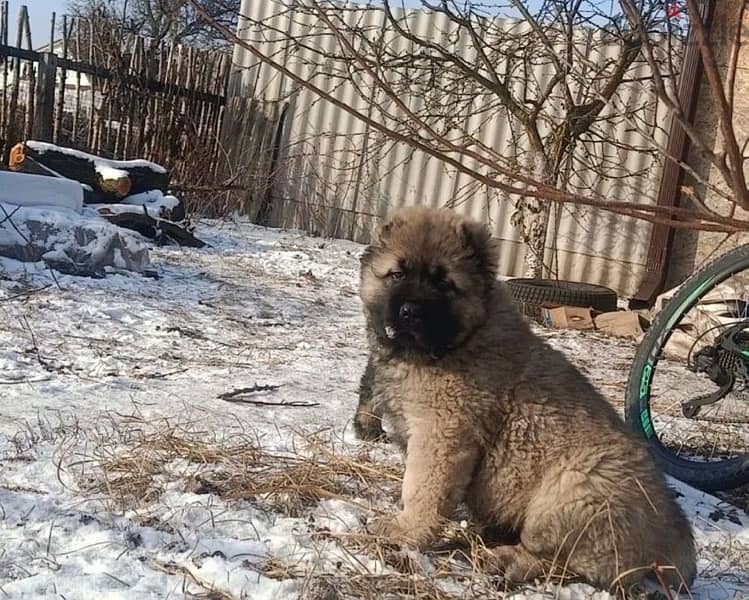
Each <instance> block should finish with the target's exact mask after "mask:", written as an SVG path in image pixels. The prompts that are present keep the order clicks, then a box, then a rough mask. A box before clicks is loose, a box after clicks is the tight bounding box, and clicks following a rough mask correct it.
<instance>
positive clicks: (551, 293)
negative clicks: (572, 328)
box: [506, 278, 617, 312]
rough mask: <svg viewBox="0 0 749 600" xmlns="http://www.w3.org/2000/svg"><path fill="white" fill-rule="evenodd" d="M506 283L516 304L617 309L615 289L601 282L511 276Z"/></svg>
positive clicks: (608, 310)
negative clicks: (598, 283)
mask: <svg viewBox="0 0 749 600" xmlns="http://www.w3.org/2000/svg"><path fill="white" fill-rule="evenodd" d="M506 283H507V287H508V288H509V290H510V294H511V295H512V298H513V300H514V301H515V302H516V303H517V304H525V305H530V306H543V305H544V304H560V305H564V306H581V307H584V308H592V309H593V310H597V311H599V312H611V311H615V310H616V309H617V294H616V292H615V291H614V290H612V289H610V288H607V287H604V286H601V285H594V284H591V283H579V282H576V281H564V280H561V281H557V280H554V279H526V278H515V279H508V280H507V281H506Z"/></svg>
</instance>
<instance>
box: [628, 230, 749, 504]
mask: <svg viewBox="0 0 749 600" xmlns="http://www.w3.org/2000/svg"><path fill="white" fill-rule="evenodd" d="M625 420H626V422H627V424H628V425H629V427H630V428H631V429H632V430H633V431H634V432H635V433H637V434H639V435H641V436H643V437H644V438H645V439H647V440H648V442H649V443H650V448H651V450H652V453H653V455H654V457H655V459H656V461H657V462H658V463H659V464H660V465H661V467H662V468H663V469H664V471H665V472H666V473H668V474H669V475H672V476H673V477H675V478H677V479H679V480H681V481H684V482H685V483H688V484H690V485H692V486H694V487H697V488H700V489H702V490H705V491H715V490H724V489H730V488H733V487H737V486H739V485H742V484H744V483H747V482H749V245H748V246H741V247H739V248H737V249H735V250H732V251H730V252H727V253H726V254H724V255H722V256H720V257H718V258H717V259H715V260H714V261H712V262H711V263H709V264H708V265H707V266H705V267H704V268H703V269H702V270H700V271H698V272H696V273H695V274H693V275H692V276H691V277H689V279H687V280H686V281H685V282H684V283H683V284H682V286H681V287H680V288H679V290H678V291H677V293H676V294H675V295H674V296H673V297H672V298H671V299H670V300H668V301H667V302H666V303H665V304H664V306H663V307H662V309H661V310H660V312H659V313H658V315H657V317H656V318H655V319H654V321H653V323H652V325H651V327H650V329H649V330H648V332H647V334H646V335H645V336H644V338H643V340H642V342H641V344H640V346H639V348H638V350H637V353H636V355H635V358H634V361H633V363H632V368H631V369H630V374H629V379H628V381H627V388H626V396H625Z"/></svg>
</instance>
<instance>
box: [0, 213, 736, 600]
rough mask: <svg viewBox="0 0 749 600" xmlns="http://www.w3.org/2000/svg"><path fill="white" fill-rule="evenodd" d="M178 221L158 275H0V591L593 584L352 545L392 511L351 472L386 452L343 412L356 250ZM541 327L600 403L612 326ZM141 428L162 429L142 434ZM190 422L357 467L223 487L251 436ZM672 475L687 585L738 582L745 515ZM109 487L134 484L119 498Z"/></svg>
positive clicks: (389, 498) (254, 591)
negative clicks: (276, 491)
mask: <svg viewBox="0 0 749 600" xmlns="http://www.w3.org/2000/svg"><path fill="white" fill-rule="evenodd" d="M198 232H199V234H200V236H201V238H203V239H206V241H208V242H209V243H210V244H211V247H210V248H204V249H200V250H195V249H186V248H169V247H165V248H157V249H154V250H153V252H152V259H153V261H154V263H155V267H156V268H157V269H158V271H159V273H160V275H161V278H160V279H159V280H158V281H155V280H150V279H145V278H142V277H135V276H132V275H129V274H114V275H112V276H111V277H107V278H106V279H105V280H100V281H92V280H90V279H85V278H76V277H70V276H61V277H59V283H60V286H61V288H62V289H58V288H57V287H55V286H50V285H49V284H50V283H52V282H51V280H50V278H49V274H48V273H46V272H44V271H42V270H39V271H34V272H26V273H25V274H23V276H21V274H17V275H14V276H13V280H12V281H3V280H1V279H0V311H2V312H3V313H4V314H3V322H4V323H5V326H4V327H3V328H0V405H2V406H3V409H2V411H0V462H2V465H0V466H1V468H0V506H1V507H2V510H1V511H0V517H1V518H0V537H1V538H2V540H3V542H2V545H3V552H2V553H0V589H2V592H3V593H4V595H5V596H7V597H12V598H39V597H44V596H45V595H49V596H50V597H52V596H54V597H61V596H64V597H67V598H80V599H83V600H86V599H89V598H91V599H93V598H103V597H106V598H123V599H125V598H126V599H128V600H130V599H132V600H138V599H141V598H142V599H146V598H166V597H168V598H174V599H181V598H185V599H186V598H194V597H217V598H226V599H237V600H239V599H240V598H242V599H244V598H252V599H253V600H266V599H267V600H271V599H273V600H286V599H288V600H292V599H293V600H296V599H297V598H300V599H304V600H318V599H322V598H338V597H341V596H336V595H334V594H333V592H332V591H331V586H332V587H337V588H338V589H342V590H352V589H359V590H368V592H369V595H368V596H366V597H378V598H380V597H382V598H384V597H386V596H385V595H384V594H383V593H381V592H380V590H382V589H383V586H386V585H388V582H390V585H391V589H392V585H395V584H396V583H397V584H398V585H400V586H401V587H400V589H401V592H400V594H399V595H398V594H396V595H395V596H394V597H408V596H409V595H410V594H411V593H412V592H413V590H414V589H415V588H416V587H418V588H419V589H420V590H424V589H436V590H437V591H438V592H439V594H441V596H440V597H442V598H445V599H458V598H486V597H505V598H510V597H515V598H529V599H530V598H533V599H544V600H546V599H549V600H550V599H552V598H561V599H567V600H587V599H596V600H609V599H610V598H611V596H609V595H608V594H606V593H604V592H600V591H595V590H593V589H592V588H590V587H589V586H585V585H568V586H565V587H562V588H556V587H550V588H547V589H544V586H543V584H542V583H541V582H540V583H539V585H537V586H533V585H530V586H527V587H525V588H523V589H521V590H519V591H517V592H516V593H515V594H514V595H511V594H504V593H503V592H502V588H501V583H500V584H499V585H500V588H499V590H497V589H487V587H486V583H487V582H486V580H485V579H482V578H481V576H480V574H476V573H473V572H472V571H471V566H470V565H469V564H468V563H466V562H465V561H463V560H462V559H461V558H460V556H454V557H449V556H445V555H442V556H440V555H436V554H420V553H417V552H410V551H409V552H407V553H400V554H396V555H395V556H393V555H392V554H388V553H384V554H383V553H379V554H378V553H377V552H373V551H372V548H371V547H370V546H368V542H367V539H366V538H365V537H364V538H363V537H362V536H361V534H362V531H363V528H362V522H363V521H365V520H366V519H368V518H370V517H371V516H372V515H373V514H374V509H381V510H385V511H395V510H397V500H398V498H397V488H398V484H397V482H395V484H394V485H384V486H380V485H378V484H371V485H368V484H367V482H369V481H372V479H373V478H372V476H371V473H370V471H369V469H386V468H391V469H396V470H397V469H399V468H400V466H401V465H402V460H401V457H400V456H399V454H398V452H397V451H396V450H395V448H393V447H392V446H390V445H386V444H374V445H372V444H366V443H363V442H359V441H358V440H356V439H355V438H354V436H353V432H352V430H351V422H350V420H351V417H352V415H353V411H354V408H355V406H356V398H357V386H358V379H359V376H360V374H361V372H362V369H363V368H364V365H365V362H366V340H365V336H364V323H363V317H362V311H361V305H360V301H359V299H358V296H357V289H358V268H359V265H358V257H359V255H360V253H361V251H362V247H361V246H359V245H356V244H352V243H348V242H329V241H326V240H322V239H316V238H310V237H306V236H304V235H301V234H299V233H296V232H281V231H274V230H267V229H262V228H258V227H254V226H250V225H247V224H242V225H238V226H235V225H231V224H226V223H215V224H210V225H206V224H203V225H201V226H199V231H198ZM45 286H49V287H45ZM541 333H542V335H545V336H547V337H548V338H549V341H550V343H551V344H553V345H554V346H555V347H557V348H559V349H561V350H562V351H564V352H566V353H567V354H568V355H569V356H570V358H571V359H572V360H573V361H574V362H575V363H576V364H577V365H578V366H579V367H580V368H581V369H582V370H583V371H584V372H585V373H586V374H587V375H588V376H589V377H590V378H591V379H592V381H593V382H594V383H595V384H596V385H598V387H599V388H600V389H601V390H602V391H604V392H605V393H607V394H608V395H609V397H610V398H611V400H612V401H613V402H614V403H617V402H618V403H619V404H617V406H621V399H622V397H623V384H624V381H625V378H626V374H627V368H628V366H629V362H630V360H631V358H632V354H633V352H634V346H633V344H632V343H631V342H627V341H621V340H617V339H614V338H607V337H603V336H597V335H595V334H592V335H585V334H581V333H580V332H572V331H542V332H541ZM601 357H606V359H605V360H601ZM256 383H257V384H260V385H263V384H272V385H275V386H278V388H277V389H276V390H275V391H269V392H266V393H265V394H264V395H263V396H250V400H253V399H254V400H259V401H262V402H264V404H260V403H255V404H252V403H232V402H227V401H226V400H223V399H221V398H219V396H220V395H221V394H223V393H225V392H229V391H232V390H236V389H238V388H246V387H252V386H253V385H255V384H256ZM293 403H301V404H302V406H294V405H293ZM153 431H165V432H167V433H165V434H163V435H162V438H163V439H161V440H160V441H158V443H154V441H153V440H154V438H153V433H152V432H153ZM169 432H174V434H173V435H168V433H169ZM190 436H196V437H197V438H198V439H200V440H204V443H205V444H224V445H225V448H227V449H232V448H237V447H238V446H241V445H242V444H247V445H249V446H254V447H257V448H258V449H259V450H261V451H262V453H263V456H265V457H267V459H268V460H272V458H273V457H279V458H278V462H279V463H282V464H287V463H288V461H290V460H293V457H295V456H296V457H303V456H306V457H309V456H312V457H313V458H314V459H315V460H317V461H325V460H331V457H332V459H340V460H344V459H345V460H346V461H349V462H351V463H357V464H359V465H360V472H359V476H358V479H357V480H356V481H355V479H356V478H354V477H352V478H351V481H350V482H349V483H350V484H351V489H350V490H349V488H348V487H346V486H344V487H343V488H342V489H341V490H340V492H339V493H338V494H335V497H330V498H323V499H320V500H317V499H315V498H307V499H306V501H305V502H304V503H302V504H301V505H295V504H294V503H291V502H286V500H288V499H284V498H278V497H273V493H272V491H271V490H269V491H268V493H267V494H261V495H258V496H252V495H251V494H245V495H242V494H239V495H232V494H231V493H227V490H235V491H236V490H241V489H247V488H248V487H249V486H248V484H249V483H253V482H254V481H255V480H256V479H258V478H259V476H258V475H257V471H253V464H252V463H253V460H255V459H254V458H253V456H252V453H251V452H248V451H247V450H245V451H244V454H242V453H240V452H236V453H234V454H229V455H228V456H227V455H226V453H225V452H224V453H221V452H216V453H214V454H211V453H208V452H203V450H202V449H203V446H202V445H201V444H200V443H198V442H197V441H195V442H193V443H188V444H182V443H181V440H183V439H184V438H185V437H187V438H190ZM311 436H312V438H311ZM310 439H312V440H317V441H318V445H317V446H314V447H313V448H310V447H309V441H310ZM305 444H306V446H305ZM368 473H369V474H368ZM104 475H106V477H103V476H104ZM263 476H264V477H266V478H267V476H268V474H267V473H266V472H264V473H263ZM360 480H363V482H362V481H360ZM297 481H298V479H297ZM344 483H346V482H345V481H344ZM672 484H673V487H674V489H675V490H676V491H677V492H678V494H680V496H679V502H680V503H681V505H682V506H683V507H684V509H685V512H686V514H687V515H688V518H689V519H690V521H691V523H692V526H693V528H694V531H695V536H696V539H697V544H698V546H699V565H698V567H699V575H698V579H697V581H696V583H695V586H694V588H693V590H692V597H693V598H695V600H737V599H738V598H747V597H749V575H748V574H747V567H748V566H749V517H748V516H747V515H746V514H745V513H744V512H743V511H741V510H739V509H736V508H734V507H731V506H730V505H727V504H725V503H722V502H720V501H719V500H717V499H716V498H715V497H713V496H710V495H707V494H703V493H700V492H697V491H695V490H692V489H690V488H688V487H687V486H684V485H683V484H680V483H678V482H675V481H672ZM356 485H359V486H361V487H359V488H357V487H356ZM357 489H358V490H359V491H358V492H357ZM123 490H125V491H127V490H130V491H131V495H133V496H134V498H130V499H129V501H128V502H126V503H123V502H121V501H120V500H121V497H122V495H123ZM303 491H304V489H303V488H302V489H301V492H303ZM382 556H384V557H385V562H383V561H382V560H381V557H382ZM393 559H395V560H393ZM495 585H496V582H495ZM326 586H327V587H326ZM408 590H411V592H408ZM343 597H356V596H351V595H349V596H343ZM360 597H361V596H360Z"/></svg>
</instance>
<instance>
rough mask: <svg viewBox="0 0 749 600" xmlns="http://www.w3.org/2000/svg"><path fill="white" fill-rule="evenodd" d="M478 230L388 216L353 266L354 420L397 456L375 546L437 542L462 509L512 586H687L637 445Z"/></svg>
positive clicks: (676, 512)
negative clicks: (386, 425) (358, 372)
mask: <svg viewBox="0 0 749 600" xmlns="http://www.w3.org/2000/svg"><path fill="white" fill-rule="evenodd" d="M496 275H497V248H496V246H495V244H494V243H493V242H492V239H491V236H490V234H489V232H488V231H487V229H486V228H485V227H483V226H482V225H480V224H478V223H474V222H470V221H466V220H464V219H463V218H461V217H459V216H458V215H457V214H455V213H453V212H451V211H448V210H444V209H426V208H410V209H405V210H401V211H399V212H397V213H395V214H394V215H393V216H392V218H391V219H390V221H389V222H388V223H387V224H386V225H384V227H383V228H382V230H381V234H380V237H379V241H378V242H377V243H375V244H373V245H371V246H370V247H368V248H367V250H366V251H365V253H364V255H363V256H362V260H361V291H360V294H361V299H362V301H363V303H364V310H365V314H366V320H367V329H368V336H369V340H368V341H369V346H370V359H369V364H368V365H367V369H366V371H365V373H364V376H363V377H362V385H361V397H360V405H359V408H358V410H357V415H356V418H355V423H356V429H357V431H358V432H359V435H360V436H362V437H367V438H374V437H379V436H380V435H382V429H381V428H380V418H381V417H385V418H387V419H388V421H389V422H390V423H391V424H392V429H393V438H394V439H395V440H396V441H397V442H398V443H399V444H400V445H401V446H402V448H403V449H404V450H405V452H406V458H405V462H406V470H405V475H404V478H403V485H402V491H401V502H402V510H401V512H400V513H399V514H397V515H396V516H393V517H392V518H390V519H384V520H380V521H378V522H377V523H376V524H375V525H374V530H375V532H376V533H379V534H381V535H385V536H391V537H393V538H395V539H396V540H399V541H401V542H405V543H409V542H410V543H412V544H415V545H416V546H417V547H422V548H423V547H425V546H428V545H429V544H430V543H431V542H433V541H435V540H436V538H437V537H438V535H439V533H440V527H441V525H442V524H443V523H444V521H445V519H447V518H449V517H450V516H451V514H453V511H454V510H455V508H456V507H457V505H458V504H459V503H463V502H464V503H465V505H466V506H467V507H468V509H469V510H470V512H471V514H472V515H473V517H474V518H475V519H476V521H477V523H478V524H480V525H481V526H486V527H493V528H500V529H503V530H510V531H513V532H515V533H516V535H517V537H518V538H519V543H518V544H515V545H506V546H498V547H496V548H494V549H493V551H492V561H493V562H494V563H495V565H496V566H497V567H498V568H499V569H500V570H501V571H502V572H503V573H504V575H505V577H506V579H507V580H509V581H515V582H519V581H523V580H526V579H531V578H534V577H538V576H542V575H543V573H544V572H545V571H544V569H547V568H548V566H549V564H552V563H553V564H556V565H557V566H566V568H567V569H568V570H570V571H572V572H574V573H576V574H577V575H579V576H581V577H583V578H585V579H587V580H588V581H589V582H590V583H592V584H593V585H595V586H598V587H602V588H610V587H615V588H618V589H620V590H621V589H626V588H628V587H629V586H631V585H633V584H636V583H638V582H640V581H641V580H642V579H643V578H644V577H645V576H646V575H650V576H653V575H655V573H653V568H654V567H655V568H657V570H658V573H657V576H658V578H659V579H661V581H666V582H668V583H669V584H671V585H673V587H675V588H680V587H682V588H683V587H685V586H686V585H689V584H690V583H691V582H692V580H693V578H694V574H695V550H694V541H693V539H692V531H691V528H690V526H689V524H688V522H687V520H686V519H685V517H684V514H683V513H682V512H681V510H680V508H679V507H678V505H677V504H676V502H675V501H674V499H673V498H672V495H671V494H670V493H669V491H668V489H667V487H666V484H665V481H664V477H663V476H662V474H661V473H660V472H659V471H658V469H657V468H656V467H655V466H654V464H653V461H652V459H651V457H650V456H649V454H648V451H647V448H646V447H645V445H644V444H643V443H642V442H640V441H639V439H636V438H635V437H634V436H632V435H630V434H629V433H628V431H627V430H626V429H625V426H624V423H623V422H622V420H621V419H620V418H619V417H618V415H617V414H616V412H615V411H614V409H613V408H612V407H611V406H610V405H609V403H608V402H606V400H605V399H604V398H603V397H602V396H601V395H600V394H599V393H598V392H597V391H596V390H595V389H594V388H593V386H592V385H591V384H590V382H589V381H588V380H587V379H586V378H585V377H584V376H583V375H582V374H581V373H580V372H579V371H577V369H576V368H575V367H573V366H572V364H570V362H568V360H567V359H566V358H565V357H564V355H563V354H561V353H560V352H557V351H556V350H554V349H552V348H551V347H549V346H548V345H547V344H546V343H545V342H543V341H542V340H541V339H540V338H538V337H536V336H535V335H534V334H533V333H532V331H531V330H530V328H529V327H528V325H527V324H526V323H525V322H524V321H523V319H522V318H521V317H520V315H519V314H518V313H517V312H516V311H515V309H514V308H513V306H512V303H511V301H510V299H509V297H508V294H507V292H506V290H505V287H504V284H502V283H500V282H498V281H497V279H496Z"/></svg>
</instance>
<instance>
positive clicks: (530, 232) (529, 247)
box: [522, 152, 557, 279]
mask: <svg viewBox="0 0 749 600" xmlns="http://www.w3.org/2000/svg"><path fill="white" fill-rule="evenodd" d="M536 157H537V158H536V161H535V163H536V166H535V173H534V175H535V178H536V179H537V180H538V181H541V182H542V183H546V184H549V185H556V183H557V172H556V169H555V168H553V167H551V163H552V161H550V160H548V158H547V157H546V155H545V154H544V153H543V152H539V153H537V154H536ZM522 211H523V215H522V230H523V234H522V235H523V243H524V244H525V260H524V264H523V271H524V276H525V277H530V278H533V279H539V278H541V277H543V275H544V252H545V250H546V233H547V231H548V230H549V216H550V214H551V206H550V204H549V203H548V202H541V201H539V200H535V199H526V200H525V201H524V202H523V205H522Z"/></svg>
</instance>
